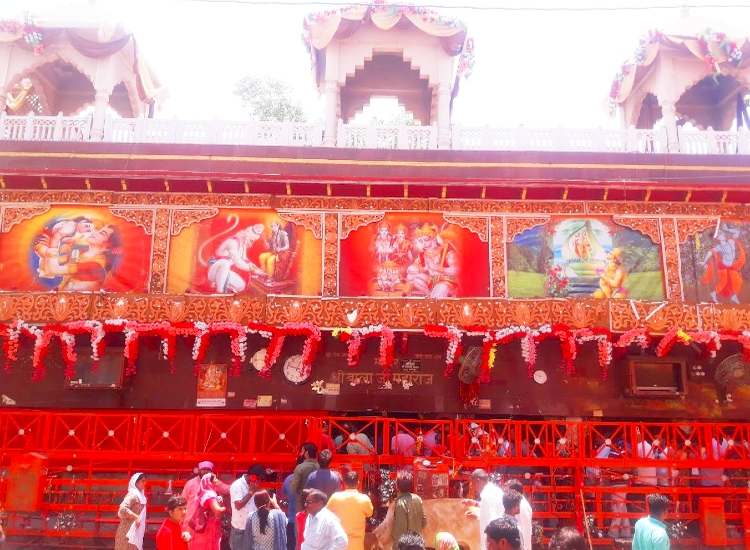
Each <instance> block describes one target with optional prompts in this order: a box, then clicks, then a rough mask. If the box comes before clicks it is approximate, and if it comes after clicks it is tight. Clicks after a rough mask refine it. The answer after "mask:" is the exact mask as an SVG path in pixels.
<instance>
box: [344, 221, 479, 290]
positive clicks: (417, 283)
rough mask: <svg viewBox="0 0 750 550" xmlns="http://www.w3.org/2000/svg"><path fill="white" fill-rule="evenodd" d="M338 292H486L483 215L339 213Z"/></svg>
mask: <svg viewBox="0 0 750 550" xmlns="http://www.w3.org/2000/svg"><path fill="white" fill-rule="evenodd" d="M340 247H341V262H340V267H339V288H340V294H341V295H342V296H380V297H407V296H424V297H430V298H457V297H474V296H476V297H483V296H489V280H490V268H489V245H488V242H487V219H486V218H465V219H462V218H459V217H457V216H451V217H446V216H443V215H441V214H427V213H387V214H385V213H382V214H368V215H355V214H351V215H349V214H343V215H342V231H341V240H340Z"/></svg>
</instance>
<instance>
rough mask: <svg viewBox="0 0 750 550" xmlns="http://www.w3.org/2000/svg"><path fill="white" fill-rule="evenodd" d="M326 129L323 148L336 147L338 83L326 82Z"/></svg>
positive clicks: (333, 81)
mask: <svg viewBox="0 0 750 550" xmlns="http://www.w3.org/2000/svg"><path fill="white" fill-rule="evenodd" d="M325 90H326V129H325V135H324V136H323V147H336V127H337V123H338V121H337V118H338V117H337V116H336V111H337V107H338V103H339V83H338V82H336V81H335V80H326V87H325Z"/></svg>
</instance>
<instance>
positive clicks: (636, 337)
mask: <svg viewBox="0 0 750 550" xmlns="http://www.w3.org/2000/svg"><path fill="white" fill-rule="evenodd" d="M633 344H635V345H637V346H638V347H640V348H641V349H644V350H645V349H646V348H648V347H649V346H650V345H651V335H650V334H649V333H648V331H647V330H646V329H645V328H642V327H639V328H634V329H631V330H629V331H627V332H625V333H624V334H622V335H621V336H620V337H619V338H618V339H617V342H613V344H612V346H613V347H614V348H615V350H616V353H617V356H618V357H621V356H623V355H625V353H626V351H627V348H628V347H630V346H631V345H633Z"/></svg>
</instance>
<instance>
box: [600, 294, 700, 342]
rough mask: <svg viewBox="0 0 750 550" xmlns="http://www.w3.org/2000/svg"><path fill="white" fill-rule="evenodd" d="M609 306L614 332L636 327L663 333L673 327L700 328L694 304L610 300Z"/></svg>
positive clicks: (684, 328)
mask: <svg viewBox="0 0 750 550" xmlns="http://www.w3.org/2000/svg"><path fill="white" fill-rule="evenodd" d="M609 307H610V317H611V321H610V324H611V326H610V330H612V331H613V332H625V331H628V330H630V329H632V328H635V327H644V328H646V329H647V330H648V331H649V332H652V333H661V334H663V333H666V332H668V331H669V329H671V328H672V327H683V330H696V329H698V310H697V308H696V306H695V305H694V304H692V305H691V304H681V303H676V302H636V301H634V300H610V301H609Z"/></svg>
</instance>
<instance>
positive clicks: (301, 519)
mask: <svg viewBox="0 0 750 550" xmlns="http://www.w3.org/2000/svg"><path fill="white" fill-rule="evenodd" d="M295 519H296V521H297V550H301V549H302V543H303V542H304V541H305V522H306V521H307V512H297V515H296V516H295Z"/></svg>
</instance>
